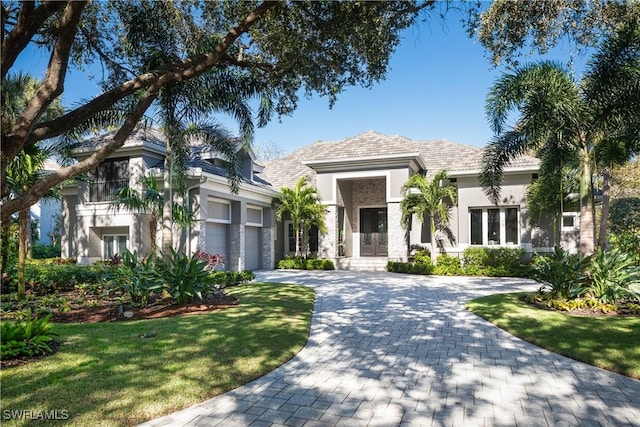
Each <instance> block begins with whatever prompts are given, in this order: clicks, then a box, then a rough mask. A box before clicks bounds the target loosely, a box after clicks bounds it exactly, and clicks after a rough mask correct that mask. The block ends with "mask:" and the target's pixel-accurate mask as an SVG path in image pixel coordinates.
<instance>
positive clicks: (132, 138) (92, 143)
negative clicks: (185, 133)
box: [74, 127, 166, 151]
mask: <svg viewBox="0 0 640 427" xmlns="http://www.w3.org/2000/svg"><path fill="white" fill-rule="evenodd" d="M114 135H115V131H110V132H105V133H101V134H100V135H96V136H94V137H92V138H88V139H85V140H83V141H81V142H79V143H78V144H76V145H75V146H74V149H75V150H78V149H79V150H82V151H86V150H89V149H93V148H98V147H100V146H101V145H104V144H106V143H107V141H108V140H109V139H111V138H112V137H113V136H114ZM144 142H148V143H151V144H153V145H157V146H158V148H161V149H164V148H165V145H166V144H165V142H164V136H163V135H162V132H160V131H159V130H157V129H152V128H141V127H138V128H136V129H134V130H133V132H131V135H129V138H127V140H126V141H125V143H124V146H125V147H131V146H136V145H141V144H142V143H144Z"/></svg>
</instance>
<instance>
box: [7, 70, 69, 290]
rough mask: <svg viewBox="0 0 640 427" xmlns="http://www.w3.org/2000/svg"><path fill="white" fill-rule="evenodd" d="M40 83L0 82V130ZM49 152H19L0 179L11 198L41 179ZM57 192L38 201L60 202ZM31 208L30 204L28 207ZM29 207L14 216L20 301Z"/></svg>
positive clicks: (21, 78)
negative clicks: (17, 235)
mask: <svg viewBox="0 0 640 427" xmlns="http://www.w3.org/2000/svg"><path fill="white" fill-rule="evenodd" d="M39 85H40V82H39V81H38V80H37V79H35V78H33V77H31V76H28V75H23V74H18V75H11V76H9V78H8V79H7V80H3V82H2V120H3V123H2V126H3V128H4V126H5V122H6V123H13V122H15V121H17V120H18V118H19V116H20V113H21V111H22V110H24V109H25V108H26V106H27V103H28V102H29V99H30V98H31V97H33V96H34V95H35V93H36V91H37V89H38V86H39ZM63 111H64V110H63V108H62V105H61V104H60V101H59V100H58V101H57V102H54V103H52V104H50V105H49V106H48V108H47V109H46V110H45V111H43V113H42V117H41V118H40V120H41V121H44V120H50V119H52V118H55V117H57V116H59V115H61V114H62V113H63ZM49 154H50V153H49V152H48V151H46V150H44V149H42V148H40V147H38V146H36V145H29V146H26V147H24V148H23V149H22V150H20V151H19V152H18V153H17V155H16V156H15V157H14V158H13V159H12V160H11V162H10V163H9V164H8V166H7V169H6V175H5V177H4V179H3V181H4V185H6V186H7V187H8V189H9V191H10V193H11V195H12V197H19V195H20V194H23V193H25V192H27V191H28V190H29V189H30V188H31V187H32V186H33V185H34V184H35V183H36V182H37V181H38V180H39V179H40V178H42V176H43V168H44V162H45V161H46V160H47V158H48V157H49ZM60 198H61V194H60V191H58V190H56V189H54V188H51V189H49V190H48V191H47V192H45V193H44V194H43V195H42V197H41V199H45V200H46V199H60ZM32 204H33V203H32ZM30 206H31V205H27V206H24V207H23V208H22V209H20V211H19V212H18V224H19V230H20V233H19V236H20V239H19V244H18V298H23V297H24V294H25V278H24V274H25V273H24V271H25V270H24V269H25V262H26V259H27V257H28V256H29V252H30V243H31V238H30V236H31V233H30V227H29V222H30V218H31V215H30V210H29V209H30ZM2 223H3V224H2V240H3V241H6V240H8V231H9V229H8V227H9V224H10V221H2ZM5 249H6V245H3V251H2V252H3V253H2V268H3V270H2V272H4V271H5V270H4V269H6V266H7V264H6V263H7V261H6V257H7V256H8V254H7V253H6V252H5Z"/></svg>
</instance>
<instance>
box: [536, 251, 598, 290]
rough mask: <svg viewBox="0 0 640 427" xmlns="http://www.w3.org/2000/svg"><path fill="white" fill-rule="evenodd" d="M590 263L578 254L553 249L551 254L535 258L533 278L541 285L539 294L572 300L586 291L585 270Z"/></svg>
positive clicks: (588, 258)
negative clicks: (544, 293)
mask: <svg viewBox="0 0 640 427" xmlns="http://www.w3.org/2000/svg"><path fill="white" fill-rule="evenodd" d="M590 261H591V260H590V257H585V258H581V257H580V255H579V254H571V253H570V252H569V251H565V250H563V249H562V248H560V247H555V248H554V252H553V254H551V255H539V256H536V257H535V259H534V260H533V263H532V268H533V278H534V279H535V280H537V281H538V282H540V283H542V287H541V288H540V291H541V292H548V293H549V294H550V295H551V296H552V297H557V298H564V299H570V298H574V297H576V296H579V295H581V294H583V293H584V292H585V291H586V289H585V288H584V282H585V279H586V275H585V270H586V268H587V267H588V266H589V263H590Z"/></svg>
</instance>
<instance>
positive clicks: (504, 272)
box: [387, 248, 529, 277]
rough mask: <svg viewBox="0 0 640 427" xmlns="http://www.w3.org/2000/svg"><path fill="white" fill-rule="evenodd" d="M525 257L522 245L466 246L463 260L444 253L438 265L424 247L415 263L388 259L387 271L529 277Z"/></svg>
mask: <svg viewBox="0 0 640 427" xmlns="http://www.w3.org/2000/svg"><path fill="white" fill-rule="evenodd" d="M523 256H524V250H523V249H521V248H467V249H465V251H464V253H463V258H462V260H461V259H460V258H458V257H456V256H451V255H447V254H441V255H438V258H437V261H436V265H432V263H431V258H430V257H429V252H428V251H426V250H425V251H418V252H416V253H415V255H414V256H413V262H389V263H388V264H387V271H391V272H395V273H410V274H435V275H439V276H489V277H505V276H507V277H526V276H527V274H528V273H529V269H528V267H527V265H525V264H523V263H522V257H523ZM425 266H426V267H425Z"/></svg>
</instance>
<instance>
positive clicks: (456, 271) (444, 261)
mask: <svg viewBox="0 0 640 427" xmlns="http://www.w3.org/2000/svg"><path fill="white" fill-rule="evenodd" d="M433 274H435V275H437V276H462V275H463V274H464V271H463V270H462V263H461V261H460V258H458V257H457V256H451V255H447V254H440V255H438V259H437V262H436V265H435V267H434V268H433Z"/></svg>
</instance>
